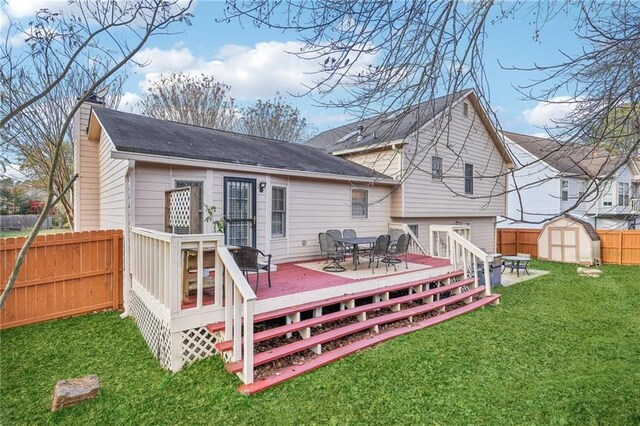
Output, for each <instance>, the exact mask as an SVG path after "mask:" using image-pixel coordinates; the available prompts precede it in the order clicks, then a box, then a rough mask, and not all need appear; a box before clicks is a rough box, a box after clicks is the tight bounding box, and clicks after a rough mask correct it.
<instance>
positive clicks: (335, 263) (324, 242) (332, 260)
mask: <svg viewBox="0 0 640 426" xmlns="http://www.w3.org/2000/svg"><path fill="white" fill-rule="evenodd" d="M318 240H319V241H320V254H321V255H322V256H323V257H324V258H325V260H326V263H327V265H325V266H324V267H323V268H322V270H323V271H327V272H344V271H346V269H345V268H344V267H343V266H342V265H340V262H343V261H344V259H345V255H344V250H342V249H341V247H340V246H339V245H338V243H337V242H336V240H335V239H334V238H333V237H332V236H331V235H330V234H328V233H325V232H321V233H319V234H318Z"/></svg>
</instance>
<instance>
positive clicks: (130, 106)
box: [118, 92, 142, 113]
mask: <svg viewBox="0 0 640 426" xmlns="http://www.w3.org/2000/svg"><path fill="white" fill-rule="evenodd" d="M140 99H142V98H141V96H140V95H138V94H136V93H132V92H124V93H123V94H122V96H121V97H120V104H118V109H119V110H120V111H126V112H135V113H137V112H139V105H138V102H140Z"/></svg>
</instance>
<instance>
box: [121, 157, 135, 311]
mask: <svg viewBox="0 0 640 426" xmlns="http://www.w3.org/2000/svg"><path fill="white" fill-rule="evenodd" d="M135 166H136V162H135V161H134V160H129V165H128V166H127V172H126V174H125V175H124V271H123V276H124V277H123V278H124V288H123V291H122V304H123V306H124V312H123V313H122V314H120V318H122V319H125V318H127V317H128V316H129V296H130V293H131V253H130V251H129V241H130V238H131V225H132V223H133V224H135V220H131V212H132V210H133V211H134V212H135V209H131V205H132V204H133V201H132V200H131V194H134V195H135V193H136V191H135V175H133V171H134V170H135Z"/></svg>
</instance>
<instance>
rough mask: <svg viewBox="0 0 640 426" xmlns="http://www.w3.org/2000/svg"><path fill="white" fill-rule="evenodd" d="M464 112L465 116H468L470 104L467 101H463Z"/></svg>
mask: <svg viewBox="0 0 640 426" xmlns="http://www.w3.org/2000/svg"><path fill="white" fill-rule="evenodd" d="M462 114H463V115H464V116H465V117H468V116H469V104H468V103H466V102H463V103H462Z"/></svg>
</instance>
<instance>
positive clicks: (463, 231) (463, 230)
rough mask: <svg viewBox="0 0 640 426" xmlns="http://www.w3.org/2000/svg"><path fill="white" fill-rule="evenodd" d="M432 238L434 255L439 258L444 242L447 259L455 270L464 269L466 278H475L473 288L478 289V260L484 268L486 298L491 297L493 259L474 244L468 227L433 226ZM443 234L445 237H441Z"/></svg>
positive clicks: (431, 227) (431, 228)
mask: <svg viewBox="0 0 640 426" xmlns="http://www.w3.org/2000/svg"><path fill="white" fill-rule="evenodd" d="M429 232H430V236H431V248H432V251H433V252H432V255H433V256H439V255H441V254H442V253H440V251H439V248H440V247H439V246H438V243H441V242H444V245H445V251H446V253H444V254H446V256H439V257H446V258H448V259H449V260H450V261H451V264H452V265H453V267H454V268H455V269H460V268H462V269H463V271H464V274H465V278H472V277H473V278H474V284H473V288H476V287H478V260H479V261H480V262H482V264H483V267H484V278H485V280H484V282H485V290H484V293H485V296H490V295H491V274H490V273H489V272H490V270H489V262H490V261H491V260H492V257H491V256H490V255H489V254H487V253H486V252H485V251H484V250H482V249H481V248H479V247H478V246H476V245H475V244H473V243H472V242H471V241H470V240H469V239H467V236H469V235H470V227H469V226H468V225H431V226H430V227H429ZM441 233H444V234H445V237H444V238H442V237H441V236H440V234H441Z"/></svg>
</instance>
